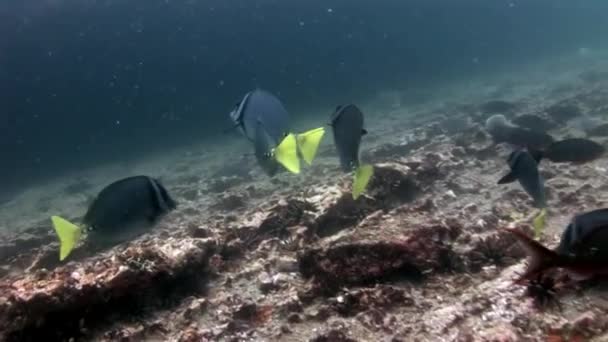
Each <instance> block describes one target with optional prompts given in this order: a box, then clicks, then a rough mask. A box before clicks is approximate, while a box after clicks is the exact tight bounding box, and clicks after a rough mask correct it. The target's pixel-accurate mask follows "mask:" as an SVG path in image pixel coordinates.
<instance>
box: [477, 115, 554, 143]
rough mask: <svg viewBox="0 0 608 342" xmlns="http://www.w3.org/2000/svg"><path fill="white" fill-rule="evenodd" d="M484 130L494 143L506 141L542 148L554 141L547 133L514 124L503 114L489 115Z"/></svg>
mask: <svg viewBox="0 0 608 342" xmlns="http://www.w3.org/2000/svg"><path fill="white" fill-rule="evenodd" d="M486 130H487V131H488V132H489V133H490V134H491V135H492V139H493V140H494V142H496V143H502V142H506V143H509V144H513V145H515V146H519V147H526V148H531V149H543V148H545V147H546V146H548V145H550V144H551V143H553V141H554V139H553V137H552V136H550V135H549V134H547V133H545V132H541V131H535V130H531V129H527V128H522V127H519V126H516V125H514V124H512V123H510V122H509V121H508V120H507V119H506V118H505V117H504V116H503V115H493V116H491V117H490V118H489V119H488V120H487V121H486Z"/></svg>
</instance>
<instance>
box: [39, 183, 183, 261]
mask: <svg viewBox="0 0 608 342" xmlns="http://www.w3.org/2000/svg"><path fill="white" fill-rule="evenodd" d="M175 207H176V203H175V201H174V200H173V199H172V198H171V197H170V196H169V194H168V193H167V190H166V189H165V188H164V187H163V186H162V184H161V183H160V182H159V181H158V180H156V179H154V178H152V177H148V176H134V177H129V178H125V179H122V180H119V181H116V182H114V183H112V184H110V185H108V186H107V187H105V188H104V189H103V190H101V192H100V193H99V194H98V195H97V197H96V198H95V200H94V201H93V203H91V205H90V206H89V209H88V210H87V212H86V214H85V215H84V218H83V221H82V223H83V224H82V226H77V225H75V224H72V223H70V222H68V221H66V220H64V219H62V218H60V217H58V216H53V217H52V218H51V219H52V221H53V225H54V227H55V231H56V232H57V235H58V236H59V240H60V243H61V254H60V260H63V259H64V258H65V257H67V256H68V254H69V253H70V252H71V251H72V249H73V248H74V246H75V245H76V243H77V242H78V240H79V239H80V235H81V233H82V229H83V228H87V229H88V231H90V233H89V235H90V236H89V238H90V239H91V241H93V242H94V243H100V244H106V243H111V244H113V243H117V242H121V241H125V240H128V239H132V238H134V237H136V236H137V235H140V234H141V233H143V232H144V231H145V230H147V229H148V228H150V227H151V226H152V225H154V223H155V222H156V221H157V220H158V219H159V218H160V217H161V216H163V215H164V214H166V213H168V212H170V211H171V210H173V209H175Z"/></svg>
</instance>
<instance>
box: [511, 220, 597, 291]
mask: <svg viewBox="0 0 608 342" xmlns="http://www.w3.org/2000/svg"><path fill="white" fill-rule="evenodd" d="M506 230H507V231H508V232H510V233H512V234H513V235H514V236H515V238H516V239H517V240H518V241H519V242H520V244H521V245H522V246H523V248H524V250H525V251H526V254H527V255H528V257H529V262H528V267H527V269H526V271H525V272H524V274H523V275H522V276H521V277H520V279H519V280H518V282H521V281H523V280H532V279H534V278H536V277H537V276H538V275H541V274H542V273H544V272H546V271H549V270H551V269H554V268H563V269H566V270H567V271H568V273H569V274H570V275H571V276H572V277H573V278H575V279H588V278H590V277H593V276H595V275H606V274H608V209H597V210H593V211H590V212H586V213H583V214H580V215H576V216H574V217H573V218H572V220H571V221H570V223H569V224H568V226H567V227H566V229H565V230H564V232H563V233H562V236H561V239H560V243H559V246H558V247H557V248H555V249H554V250H550V249H548V248H546V247H545V246H543V245H541V244H540V243H539V242H537V241H535V240H533V239H532V238H530V237H529V236H527V235H526V234H525V233H523V232H522V231H520V230H518V229H515V228H508V229H506Z"/></svg>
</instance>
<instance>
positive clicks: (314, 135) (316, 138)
mask: <svg viewBox="0 0 608 342" xmlns="http://www.w3.org/2000/svg"><path fill="white" fill-rule="evenodd" d="M323 135H325V128H324V127H319V128H315V129H311V130H310V131H306V132H304V133H300V134H298V147H299V148H300V153H301V154H302V158H303V159H304V161H305V162H306V163H307V164H308V165H310V164H312V161H313V160H314V159H315V156H316V155H317V149H318V148H319V144H320V143H321V140H322V139H323Z"/></svg>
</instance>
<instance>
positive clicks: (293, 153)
mask: <svg viewBox="0 0 608 342" xmlns="http://www.w3.org/2000/svg"><path fill="white" fill-rule="evenodd" d="M273 155H274V158H275V160H276V161H277V162H279V163H280V164H281V165H283V166H284V167H285V168H286V169H287V170H288V171H289V172H291V173H296V174H298V173H300V159H299V158H298V143H297V139H296V136H295V135H294V134H292V133H290V134H287V136H286V137H285V138H283V140H282V141H281V143H280V144H279V145H278V146H277V147H276V148H275V149H274V150H273Z"/></svg>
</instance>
